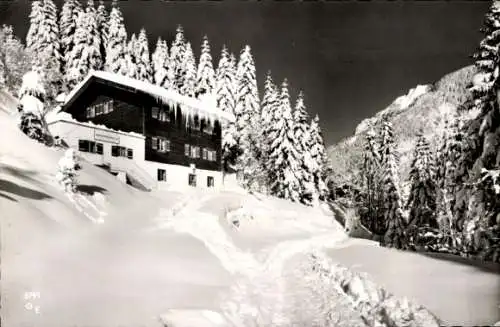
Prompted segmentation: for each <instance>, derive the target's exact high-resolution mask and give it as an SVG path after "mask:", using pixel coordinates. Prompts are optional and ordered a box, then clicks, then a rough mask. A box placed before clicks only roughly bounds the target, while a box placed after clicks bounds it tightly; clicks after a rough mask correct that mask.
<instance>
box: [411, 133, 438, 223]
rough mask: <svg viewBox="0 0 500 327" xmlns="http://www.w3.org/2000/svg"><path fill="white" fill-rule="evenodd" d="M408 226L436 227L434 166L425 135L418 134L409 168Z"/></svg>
mask: <svg viewBox="0 0 500 327" xmlns="http://www.w3.org/2000/svg"><path fill="white" fill-rule="evenodd" d="M410 183H411V189H410V196H409V199H408V203H407V207H408V208H409V210H410V211H409V227H412V228H416V229H418V228H419V227H422V226H431V227H434V228H435V227H437V221H436V208H437V206H436V188H437V187H436V186H437V185H436V183H435V167H434V163H433V161H432V155H431V150H430V145H429V142H428V141H427V139H426V138H425V136H424V135H423V134H422V132H421V134H420V135H419V137H418V140H417V145H416V147H415V151H414V154H413V162H412V164H411V170H410Z"/></svg>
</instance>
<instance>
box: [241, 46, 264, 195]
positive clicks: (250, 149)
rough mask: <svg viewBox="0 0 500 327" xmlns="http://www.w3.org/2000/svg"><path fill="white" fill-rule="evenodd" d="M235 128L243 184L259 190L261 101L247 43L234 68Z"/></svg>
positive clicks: (260, 183)
mask: <svg viewBox="0 0 500 327" xmlns="http://www.w3.org/2000/svg"><path fill="white" fill-rule="evenodd" d="M236 85H237V90H236V92H237V93H236V105H235V110H234V112H235V115H236V130H237V134H238V146H239V147H240V149H241V152H242V155H241V156H240V158H239V160H238V161H239V166H240V168H241V169H242V177H243V181H242V182H243V184H244V186H245V187H247V188H255V189H260V188H261V186H262V182H263V181H259V179H260V178H261V177H262V176H260V175H257V172H262V167H261V163H260V162H259V157H260V155H261V154H260V149H261V147H260V144H259V135H260V133H261V129H260V125H259V121H260V105H259V104H260V101H259V93H258V89H257V78H256V72H255V63H254V60H253V57H252V53H251V49H250V46H248V45H247V46H245V48H244V49H243V50H242V51H241V55H240V60H239V62H238V66H237V70H236Z"/></svg>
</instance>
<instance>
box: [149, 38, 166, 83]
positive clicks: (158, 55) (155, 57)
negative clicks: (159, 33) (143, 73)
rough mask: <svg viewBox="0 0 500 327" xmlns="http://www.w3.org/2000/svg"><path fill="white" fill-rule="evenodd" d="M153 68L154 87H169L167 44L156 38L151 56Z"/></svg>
mask: <svg viewBox="0 0 500 327" xmlns="http://www.w3.org/2000/svg"><path fill="white" fill-rule="evenodd" d="M151 59H152V66H153V80H154V83H155V84H156V85H160V86H163V87H164V88H169V87H170V79H169V78H168V77H169V76H168V64H169V57H168V45H167V42H166V41H164V40H162V39H161V37H159V38H158V41H157V42H156V48H155V51H154V52H153V54H152V56H151Z"/></svg>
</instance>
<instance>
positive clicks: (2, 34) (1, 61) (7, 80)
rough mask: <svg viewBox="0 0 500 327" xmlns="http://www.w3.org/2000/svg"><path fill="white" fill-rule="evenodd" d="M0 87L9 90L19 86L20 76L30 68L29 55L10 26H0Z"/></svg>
mask: <svg viewBox="0 0 500 327" xmlns="http://www.w3.org/2000/svg"><path fill="white" fill-rule="evenodd" d="M0 44H2V47H0V88H3V89H7V90H9V91H11V92H13V91H15V90H17V89H18V88H19V87H20V86H21V82H22V77H23V75H24V73H25V72H27V71H28V70H29V69H30V68H31V63H30V56H29V53H27V51H25V48H24V45H23V44H22V42H21V40H20V39H19V38H17V37H16V36H15V35H14V30H13V28H12V26H7V25H3V26H2V27H1V28H0Z"/></svg>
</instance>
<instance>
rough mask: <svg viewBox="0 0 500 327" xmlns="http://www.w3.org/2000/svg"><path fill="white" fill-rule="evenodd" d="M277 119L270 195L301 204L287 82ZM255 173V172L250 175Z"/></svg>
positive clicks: (282, 92) (284, 83)
mask: <svg viewBox="0 0 500 327" xmlns="http://www.w3.org/2000/svg"><path fill="white" fill-rule="evenodd" d="M277 108H278V109H277V111H278V112H277V116H278V117H280V119H279V120H278V121H276V124H275V126H274V129H273V130H272V132H271V133H270V139H272V140H273V142H272V144H271V148H270V155H269V161H270V164H271V171H270V172H269V173H270V174H271V181H272V184H271V192H272V194H273V195H275V196H278V197H280V198H284V199H288V200H292V201H295V202H299V201H300V200H301V187H300V177H299V174H300V169H301V162H300V154H299V153H298V152H297V149H296V148H295V143H296V141H295V135H294V128H293V125H294V121H293V115H292V108H291V105H290V96H289V93H288V84H287V81H286V80H285V81H284V82H283V84H282V86H281V92H280V97H279V105H278V106H277ZM251 173H254V172H251Z"/></svg>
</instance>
